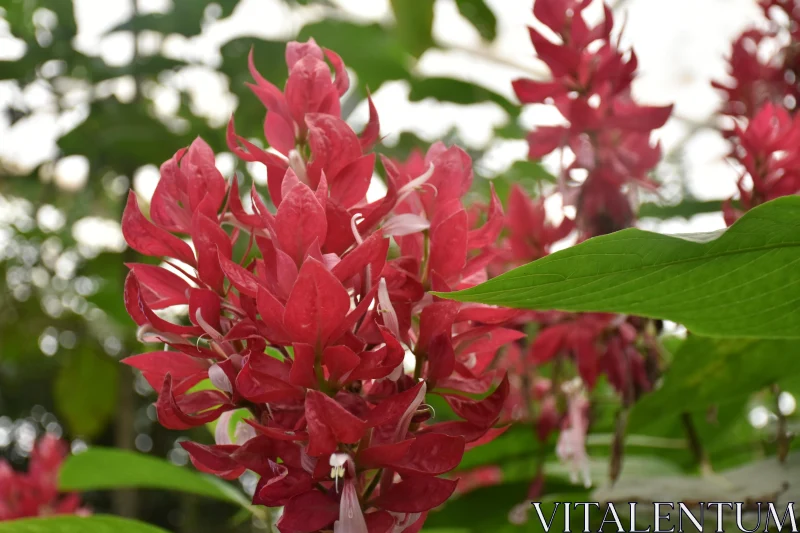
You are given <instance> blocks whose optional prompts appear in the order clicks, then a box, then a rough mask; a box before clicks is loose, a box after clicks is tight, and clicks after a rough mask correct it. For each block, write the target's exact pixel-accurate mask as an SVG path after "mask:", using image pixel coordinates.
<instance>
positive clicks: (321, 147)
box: [305, 113, 361, 184]
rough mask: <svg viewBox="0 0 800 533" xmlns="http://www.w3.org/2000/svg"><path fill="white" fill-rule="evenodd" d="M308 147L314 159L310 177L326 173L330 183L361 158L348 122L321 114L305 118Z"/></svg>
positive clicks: (358, 146)
mask: <svg viewBox="0 0 800 533" xmlns="http://www.w3.org/2000/svg"><path fill="white" fill-rule="evenodd" d="M305 122H306V124H308V144H309V146H310V147H311V153H312V154H313V156H314V157H313V159H312V160H311V163H309V174H310V175H314V174H316V175H317V176H318V175H319V173H320V172H321V171H324V172H325V175H326V176H327V177H328V181H329V182H330V183H331V184H333V183H335V182H336V180H337V178H338V176H339V172H341V171H342V169H344V168H345V167H346V166H347V165H349V164H350V163H352V162H353V161H355V160H356V159H358V158H359V157H361V145H360V143H359V142H358V137H356V134H355V133H354V132H353V130H352V129H351V128H350V126H348V125H347V123H346V122H345V121H343V120H342V119H340V118H338V117H334V116H332V115H325V114H321V113H316V114H311V115H308V116H307V117H306V120H305Z"/></svg>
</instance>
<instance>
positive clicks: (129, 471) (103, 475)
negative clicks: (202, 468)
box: [59, 448, 250, 508]
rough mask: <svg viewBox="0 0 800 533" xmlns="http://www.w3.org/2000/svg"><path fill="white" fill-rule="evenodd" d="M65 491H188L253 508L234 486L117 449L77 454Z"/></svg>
mask: <svg viewBox="0 0 800 533" xmlns="http://www.w3.org/2000/svg"><path fill="white" fill-rule="evenodd" d="M59 487H60V488H61V490H64V491H75V492H84V491H90V490H109V489H123V488H143V489H163V490H172V491H178V492H187V493H190V494H197V495H200V496H206V497H208V498H214V499H217V500H222V501H226V502H230V503H234V504H237V505H241V506H242V507H246V508H250V503H249V501H248V499H247V498H246V497H245V496H244V495H243V494H242V493H241V492H239V491H238V490H237V489H235V488H234V487H233V486H232V485H229V484H228V483H225V482H223V481H220V480H219V479H217V478H215V477H212V476H208V475H205V474H200V473H197V472H195V471H192V470H190V469H188V468H182V467H180V466H177V465H174V464H172V463H169V462H167V461H165V460H163V459H157V458H155V457H151V456H149V455H144V454H139V453H135V452H130V451H125V450H117V449H113V448H90V449H89V450H87V451H85V452H83V453H80V454H78V455H73V456H71V457H70V458H69V459H67V461H66V462H65V463H64V466H63V467H62V468H61V472H60V474H59Z"/></svg>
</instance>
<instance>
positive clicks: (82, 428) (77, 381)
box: [53, 346, 119, 439]
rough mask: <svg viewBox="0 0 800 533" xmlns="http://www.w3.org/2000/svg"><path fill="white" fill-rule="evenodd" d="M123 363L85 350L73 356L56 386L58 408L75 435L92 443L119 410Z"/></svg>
mask: <svg viewBox="0 0 800 533" xmlns="http://www.w3.org/2000/svg"><path fill="white" fill-rule="evenodd" d="M118 376H119V363H118V362H117V361H115V360H114V359H112V358H111V357H108V356H107V355H105V354H103V353H102V352H99V351H98V350H92V349H90V348H89V347H88V346H86V347H82V348H81V349H79V350H77V351H76V352H74V353H72V354H70V357H69V360H68V361H67V364H66V366H64V367H63V368H62V369H61V372H60V373H59V374H58V377H57V378H56V381H55V384H54V390H53V397H54V398H55V401H56V408H57V409H58V411H59V413H60V414H61V415H62V416H63V417H64V419H65V420H66V422H67V424H68V425H69V428H70V430H71V431H72V433H73V434H75V435H80V436H82V437H84V438H87V439H92V438H94V437H96V436H97V435H99V434H100V432H101V431H103V429H104V428H105V426H106V424H107V423H108V422H109V421H110V420H111V417H112V416H113V415H114V412H115V411H116V409H117V382H118Z"/></svg>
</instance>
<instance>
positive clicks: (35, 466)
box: [0, 434, 87, 521]
mask: <svg viewBox="0 0 800 533" xmlns="http://www.w3.org/2000/svg"><path fill="white" fill-rule="evenodd" d="M66 455H67V446H66V444H65V443H64V442H63V441H61V440H59V439H58V438H57V437H54V436H53V435H50V434H46V435H45V436H44V437H42V438H41V439H40V440H39V441H38V442H37V443H36V445H35V446H34V448H33V451H32V452H31V456H30V460H29V462H28V471H27V472H16V471H15V470H14V469H13V468H12V467H11V465H10V464H8V463H7V462H6V461H5V460H0V521H2V520H13V519H16V518H26V517H33V516H51V515H57V514H86V513H87V511H86V510H85V509H82V508H81V502H80V498H79V496H78V495H77V494H66V495H63V494H60V493H59V491H58V471H59V469H60V468H61V463H62V462H63V461H64V458H65V457H66Z"/></svg>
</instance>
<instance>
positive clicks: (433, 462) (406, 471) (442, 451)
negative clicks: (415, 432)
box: [389, 433, 464, 476]
mask: <svg viewBox="0 0 800 533" xmlns="http://www.w3.org/2000/svg"><path fill="white" fill-rule="evenodd" d="M463 456H464V438H463V437H451V436H450V435H445V434H444V433H427V434H423V435H419V436H417V437H416V438H415V439H414V440H413V444H412V445H411V447H410V448H409V450H408V453H407V454H406V455H405V456H404V457H403V458H402V459H401V460H400V461H399V462H396V463H394V464H391V465H389V466H391V468H392V469H393V470H395V471H397V472H399V473H400V475H402V476H406V475H408V476H415V475H425V476H436V475H439V474H444V473H445V472H449V471H451V470H453V469H454V468H455V467H457V466H458V464H459V463H460V462H461V458H462V457H463Z"/></svg>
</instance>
